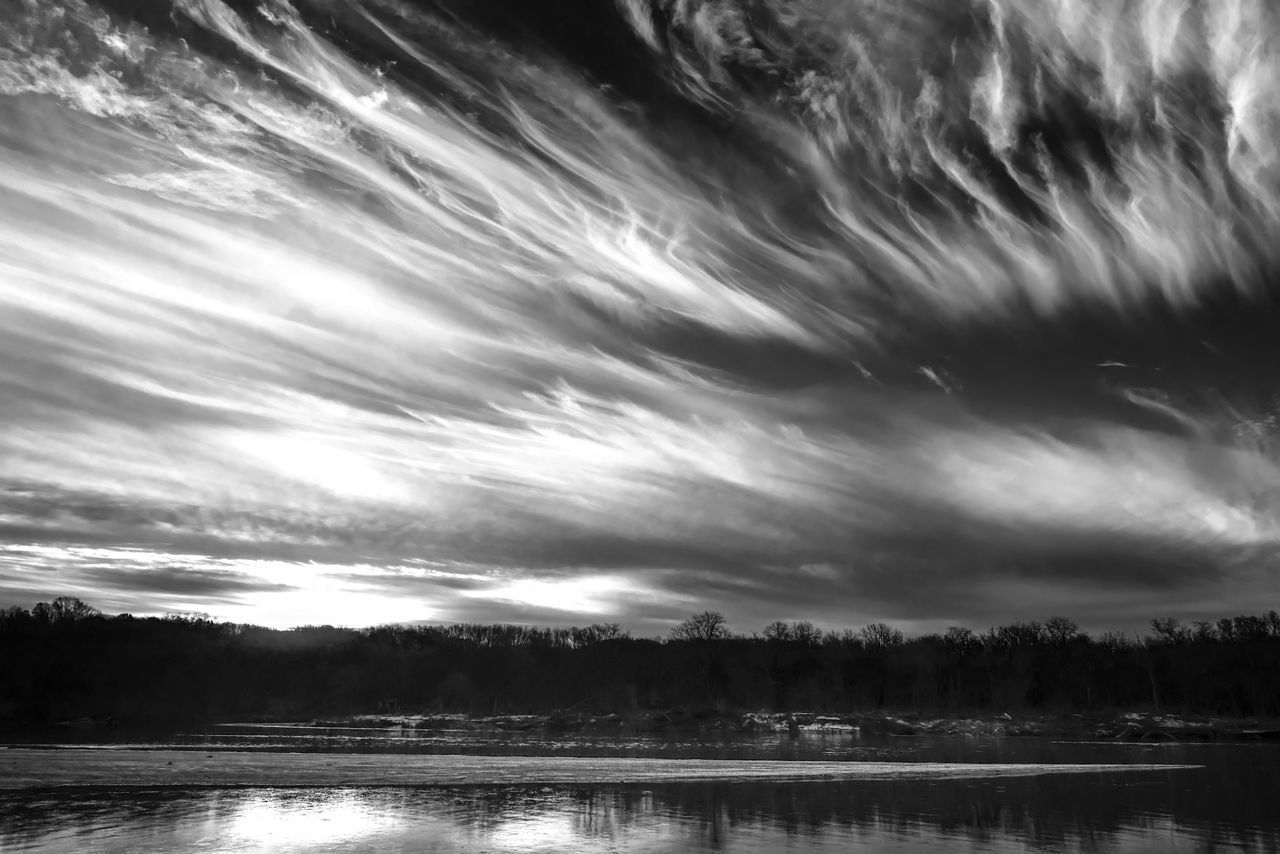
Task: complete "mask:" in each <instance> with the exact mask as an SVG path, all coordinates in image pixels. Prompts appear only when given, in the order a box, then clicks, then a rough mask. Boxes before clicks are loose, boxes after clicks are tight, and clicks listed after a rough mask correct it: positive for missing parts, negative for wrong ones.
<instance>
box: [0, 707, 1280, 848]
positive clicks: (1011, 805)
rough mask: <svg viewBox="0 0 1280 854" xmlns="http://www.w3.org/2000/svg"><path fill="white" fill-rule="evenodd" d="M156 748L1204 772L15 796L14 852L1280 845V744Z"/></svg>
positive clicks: (475, 738) (334, 740)
mask: <svg viewBox="0 0 1280 854" xmlns="http://www.w3.org/2000/svg"><path fill="white" fill-rule="evenodd" d="M81 740H82V741H83V739H81ZM130 741H131V742H132V743H139V742H140V741H144V740H141V739H130ZM145 741H146V743H152V744H161V743H163V744H167V745H173V744H179V745H186V746H190V747H193V748H194V747H199V748H200V749H202V750H214V751H216V750H220V749H236V750H244V749H249V750H291V751H292V750H312V751H315V750H320V751H332V752H340V751H359V752H370V751H396V752H426V753H430V752H448V753H457V752H467V753H476V752H484V753H520V754H526V755H545V756H548V757H549V761H554V759H553V758H551V757H556V756H564V755H596V756H616V755H623V756H682V757H703V758H717V757H734V758H768V759H778V758H790V759H809V758H814V759H816V758H826V759H831V758H847V759H853V760H856V759H875V760H893V761H902V762H912V761H952V762H954V761H970V762H1037V763H1039V762H1048V763H1053V762H1099V763H1103V762H1105V763H1112V762H1121V763H1128V762H1132V763H1175V764H1181V763H1190V764H1197V765H1202V766H1204V767H1203V768H1199V769H1194V770H1180V771H1163V772H1149V771H1148V772H1132V773H1107V774H1086V775H1081V776H1068V775H1063V776H1055V775H1048V776H1039V777H1027V778H1001V779H985V780H968V781H966V780H948V781H943V780H940V781H922V780H901V781H883V780H880V781H852V782H850V781H845V782H831V781H825V782H812V783H786V784H782V783H732V784H716V783H698V784H689V783H684V784H669V785H644V786H589V787H588V786H554V787H548V786H483V787H467V788H456V787H450V788H416V789H379V788H356V789H330V790H323V789H321V790H317V789H301V788H292V789H291V788H275V789H252V788H249V789H230V790H228V789H221V790H219V789H150V790H138V789H132V790H131V789H124V788H121V789H110V788H107V789H94V790H88V791H84V790H82V791H79V792H74V793H73V792H68V791H66V790H43V791H27V792H7V793H5V792H0V850H3V851H6V852H8V851H33V852H55V851H56V852H63V851H71V850H75V851H94V852H131V851H140V850H145V851H278V852H287V851H314V850H333V851H393V852H394V851H472V852H507V851H546V852H561V851H564V852H573V851H583V852H586V851H592V852H595V851H619V852H641V851H725V852H735V851H736V852H774V851H839V850H849V849H855V850H856V849H861V850H867V851H889V852H892V851H960V852H966V851H997V852H1003V851H1116V852H1153V853H1154V852H1200V851H1204V852H1210V851H1213V852H1217V851H1249V852H1253V851H1257V852H1273V851H1276V850H1277V848H1278V847H1280V748H1277V747H1276V746H1273V745H1223V744H1212V745H1202V744H1194V745H1121V744H1092V743H1060V742H1052V741H1047V740H1033V739H954V738H951V739H945V738H936V739H931V738H886V739H878V740H874V739H867V738H859V737H857V736H855V735H850V734H805V735H802V736H800V737H799V738H790V737H788V736H786V735H766V736H741V735H725V736H711V737H703V738H692V737H687V736H681V737H677V738H666V737H652V736H622V737H616V738H610V737H603V736H601V737H589V738H582V737H578V736H567V737H563V738H554V737H547V736H543V735H535V734H509V733H496V734H483V733H476V732H448V733H437V734H433V735H430V736H419V735H415V734H413V733H412V732H410V731H397V730H337V729H332V730H312V729H307V730H293V729H285V728H261V727H238V728H237V727H230V728H228V727H224V728H218V729H217V730H213V731H210V732H187V733H177V734H169V735H168V736H167V737H165V738H156V737H151V738H149V739H146V740H145Z"/></svg>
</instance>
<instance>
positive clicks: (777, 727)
mask: <svg viewBox="0 0 1280 854" xmlns="http://www.w3.org/2000/svg"><path fill="white" fill-rule="evenodd" d="M309 723H310V725H312V726H316V727H360V728H364V727H369V728H399V729H410V730H418V731H424V732H431V731H457V730H475V731H485V730H504V731H547V732H609V731H623V732H632V733H645V732H653V733H660V732H712V731H723V732H738V733H769V732H776V733H794V734H800V733H823V732H826V733H841V732H844V733H858V734H865V735H895V736H910V735H932V736H946V735H953V736H967V737H1000V736H1013V737H1019V736H1025V737H1039V738H1071V739H1105V740H1115V741H1149V742H1159V741H1280V721H1266V720H1258V719H1256V718H1221V717H1213V718H1204V717H1194V716H1186V717H1183V716H1179V715H1168V714H1159V713H1150V712H1128V713H1124V714H1116V715H1106V716H1101V715H1086V714H1042V715H1020V716H1018V717H1014V716H1011V715H1007V714H1000V715H989V716H982V717H932V716H926V715H919V714H882V713H876V714H842V715H831V714H816V713H801V712H796V713H782V712H745V713H708V712H697V711H687V710H670V711H663V712H636V713H631V714H625V715H622V714H609V715H588V714H583V713H579V712H556V713H552V714H544V715H494V716H487V717H472V716H467V715H449V714H434V715H433V714H412V715H385V714H384V715H352V716H348V717H341V718H325V719H317V720H314V721H311V722H309Z"/></svg>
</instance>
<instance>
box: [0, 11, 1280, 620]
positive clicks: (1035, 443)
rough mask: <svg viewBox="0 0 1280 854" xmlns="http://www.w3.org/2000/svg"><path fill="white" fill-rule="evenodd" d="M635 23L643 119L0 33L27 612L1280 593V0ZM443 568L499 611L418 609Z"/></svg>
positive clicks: (288, 34)
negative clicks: (1277, 310)
mask: <svg viewBox="0 0 1280 854" xmlns="http://www.w3.org/2000/svg"><path fill="white" fill-rule="evenodd" d="M476 14H479V13H478V12H477V13H476ZM599 14H601V15H615V14H616V15H617V16H618V17H617V21H619V22H621V23H620V27H621V32H625V33H630V35H629V36H628V38H630V39H631V40H632V41H630V42H627V45H628V47H627V50H633V55H634V57H636V58H637V59H636V64H635V65H634V67H632V66H630V65H628V66H627V71H626V73H625V74H621V72H617V73H618V74H621V76H618V77H617V79H612V78H610V77H609V75H610V74H612V73H615V72H614V71H609V70H608V69H603V70H602V69H601V68H599V67H595V66H592V65H591V63H590V62H589V61H587V60H585V59H583V58H582V56H579V55H577V54H574V53H573V52H572V51H561V52H559V53H558V52H557V50H556V45H557V43H556V42H555V40H554V38H552V37H551V36H546V37H545V38H544V39H542V40H537V39H534V40H531V41H527V42H524V41H521V39H520V38H518V37H516V36H512V35H510V34H503V33H498V34H497V35H495V36H493V37H491V38H490V37H483V36H482V35H481V29H482V27H481V25H480V24H478V23H471V22H469V21H470V19H469V18H468V17H467V15H466V14H461V15H459V16H445V15H439V16H437V15H435V14H433V13H432V12H430V11H429V10H428V9H427V8H426V7H421V8H419V7H416V6H414V7H410V6H408V5H405V4H401V3H398V2H394V0H368V2H349V3H348V2H343V3H337V4H320V5H316V4H311V3H307V2H299V3H297V4H290V3H286V2H271V3H268V4H265V5H263V6H262V7H261V8H259V9H256V10H242V9H241V8H240V7H239V6H238V5H237V6H235V8H233V7H232V6H230V5H226V4H224V3H222V2H220V0H183V2H181V3H178V4H176V5H175V7H174V10H173V14H172V16H170V17H169V18H166V19H164V20H162V21H149V20H143V19H141V18H139V19H136V20H134V19H130V18H129V17H127V15H125V14H124V13H123V12H122V11H120V10H118V9H117V8H116V6H115V5H114V4H108V5H107V6H103V7H98V6H96V5H93V4H90V3H86V2H81V0H69V2H66V3H61V4H39V3H34V2H27V3H24V4H19V5H15V6H13V7H11V8H10V9H8V10H6V11H4V12H3V13H0V20H2V21H3V23H4V26H3V27H0V31H2V34H0V148H3V151H4V155H5V156H4V157H3V158H2V159H0V164H3V165H0V214H2V216H0V400H3V402H4V403H3V406H4V409H3V412H4V415H5V418H4V420H3V423H0V472H2V474H0V526H2V529H3V530H2V534H0V535H2V537H3V541H4V542H5V543H7V544H8V545H5V546H4V547H3V548H4V549H5V551H4V555H5V564H4V565H5V569H4V570H3V571H0V599H4V600H12V601H15V602H18V601H21V602H27V601H28V600H34V598H36V597H37V596H39V595H41V594H40V592H39V591H41V590H50V589H54V588H56V589H58V590H64V591H77V595H79V593H83V598H85V599H87V600H92V601H94V602H95V603H99V604H102V603H107V604H109V605H111V606H112V607H122V608H128V609H130V610H145V611H148V612H156V611H164V610H169V609H178V610H201V611H204V610H207V611H209V612H210V613H215V614H216V615H218V616H225V617H227V618H228V619H245V620H259V619H260V620H265V621H270V622H272V623H280V621H282V620H285V621H287V620H291V619H297V620H299V621H305V622H348V623H350V622H365V621H367V622H386V621H390V620H412V619H433V620H451V619H463V618H470V617H472V616H479V617H484V615H486V614H487V615H490V616H493V617H495V618H497V617H502V618H504V619H507V618H509V619H513V620H519V619H520V617H521V615H529V614H535V615H538V616H540V617H542V616H546V615H548V614H549V615H551V616H550V619H555V620H561V619H563V620H565V621H570V620H571V619H574V618H576V619H579V620H583V619H588V618H591V617H593V616H594V615H606V616H608V617H609V618H610V619H617V620H619V621H622V622H628V621H632V622H634V623H635V624H637V625H654V626H659V625H661V624H662V621H663V620H665V619H669V618H672V617H674V616H676V615H677V614H678V613H679V610H680V609H682V608H687V607H695V606H696V605H697V604H698V603H699V602H704V601H705V602H706V604H720V603H717V602H714V601H712V600H713V599H714V598H715V597H717V596H725V597H728V596H732V597H733V601H734V603H735V604H734V605H733V606H732V607H731V608H729V607H727V608H726V610H734V609H737V613H741V614H743V615H747V614H751V615H755V614H757V613H759V612H761V611H762V609H765V608H767V607H768V606H769V605H770V604H771V603H774V602H776V601H777V600H778V598H779V597H785V596H787V595H791V596H792V597H795V598H794V599H793V601H792V604H794V605H796V606H797V607H799V606H800V605H805V606H806V607H812V608H826V609H827V610H828V612H829V613H832V614H835V613H836V612H837V611H838V610H839V609H840V608H844V609H856V610H858V611H859V613H867V614H874V613H875V612H876V610H877V609H880V610H881V611H883V612H885V613H891V614H892V615H894V616H895V617H897V618H900V619H903V620H911V619H927V617H928V614H927V613H926V612H927V611H928V609H929V608H930V607H933V606H932V605H931V604H930V602H931V601H932V600H933V599H935V598H936V597H937V596H938V595H939V593H940V592H942V591H946V590H948V589H950V588H951V586H952V585H954V584H959V583H960V581H959V579H961V578H964V577H968V578H971V579H982V580H983V582H984V583H985V580H986V579H988V578H995V579H996V582H995V583H996V584H997V585H998V584H1001V583H1005V582H1008V583H1009V584H1010V585H1015V584H1019V583H1024V582H1025V581H1026V575H1025V574H1026V572H1029V570H1026V566H1028V565H1043V566H1050V567H1052V570H1051V571H1050V574H1053V575H1055V579H1056V580H1055V581H1054V583H1055V584H1060V585H1066V586H1067V587H1070V585H1072V584H1073V583H1076V581H1077V580H1079V583H1081V584H1086V583H1089V582H1088V579H1089V578H1090V577H1091V576H1092V573H1093V570H1092V569H1089V568H1082V566H1085V565H1087V564H1090V563H1091V562H1093V563H1096V562H1097V561H1101V560H1109V561H1112V562H1113V564H1114V566H1116V570H1115V571H1116V572H1117V573H1118V580H1117V584H1118V585H1119V586H1120V587H1121V588H1123V589H1125V590H1127V591H1128V593H1127V594H1126V595H1130V596H1133V597H1135V598H1134V601H1133V606H1132V607H1133V610H1134V613H1140V614H1146V613H1147V611H1148V610H1149V609H1148V607H1147V605H1146V604H1144V603H1143V602H1141V601H1138V599H1137V598H1136V597H1138V596H1140V595H1141V594H1142V591H1144V590H1146V591H1150V590H1151V589H1152V588H1153V581H1152V579H1153V577H1155V576H1160V575H1161V573H1163V577H1166V578H1182V577H1183V576H1184V575H1185V570H1184V569H1183V568H1182V567H1183V566H1184V565H1185V564H1187V563H1198V564H1199V565H1201V566H1202V567H1203V573H1204V578H1208V579H1212V580H1214V581H1215V583H1217V584H1219V585H1221V587H1222V588H1223V589H1227V590H1230V591H1231V593H1230V595H1228V596H1226V598H1225V599H1224V601H1229V602H1239V603H1241V604H1240V605H1233V606H1232V607H1244V606H1245V603H1248V602H1250V601H1251V597H1253V596H1255V595H1256V594H1257V592H1258V590H1259V588H1260V587H1261V586H1265V578H1263V577H1261V576H1259V575H1258V574H1257V572H1258V570H1257V567H1258V566H1259V565H1263V566H1270V563H1269V562H1270V561H1271V560H1272V559H1273V548H1274V545H1275V543H1276V539H1277V528H1276V518H1277V517H1276V505H1275V500H1274V498H1273V497H1272V496H1274V495H1275V494H1277V493H1276V490H1277V487H1278V486H1280V470H1278V469H1277V467H1276V463H1275V456H1274V447H1273V444H1274V443H1272V442H1271V441H1270V439H1269V437H1270V436H1271V435H1272V434H1273V433H1274V424H1275V412H1276V407H1275V399H1274V389H1273V388H1272V387H1271V385H1270V384H1271V383H1273V381H1272V380H1271V379H1270V378H1269V377H1267V376H1266V373H1267V366H1269V365H1270V364H1272V363H1273V362H1272V361H1271V360H1270V357H1271V356H1274V355H1276V354H1275V353H1274V350H1273V344H1272V343H1271V342H1270V340H1269V339H1270V336H1269V334H1268V330H1269V329H1270V328H1271V327H1270V326H1269V325H1268V319H1269V318H1270V317H1271V315H1270V314H1269V313H1268V312H1269V311H1270V309H1269V308H1268V307H1267V306H1266V304H1265V300H1264V299H1262V297H1263V296H1264V295H1265V291H1266V286H1267V281H1268V275H1269V274H1270V272H1271V271H1272V270H1273V268H1274V267H1275V265H1276V261H1277V257H1276V246H1277V243H1276V241H1275V239H1274V237H1275V235H1276V234H1277V233H1280V203H1278V200H1280V185H1278V184H1277V181H1278V180H1280V161H1278V160H1277V157H1278V154H1277V147H1276V145H1275V144H1274V141H1273V138H1274V136H1275V134H1274V133H1273V131H1274V130H1275V129H1276V127H1277V117H1278V116H1280V99H1278V98H1277V97H1276V95H1275V92H1274V87H1273V86H1270V85H1269V81H1271V80H1272V79H1274V78H1275V77H1276V76H1277V75H1278V74H1280V67H1278V66H1277V64H1276V63H1277V59H1276V57H1277V56H1280V52H1278V51H1277V49H1276V48H1277V38H1278V37H1280V22H1277V21H1276V20H1275V15H1274V13H1273V12H1272V11H1271V9H1270V7H1269V6H1268V5H1267V4H1266V3H1265V2H1263V0H1230V2H1223V3H1217V4H1195V3H1193V4H1185V3H1172V2H1165V0H1134V2H1127V3H1122V4H1120V5H1118V6H1117V5H1115V4H1107V3H1102V2H1092V0H1089V2H1083V0H1080V1H1079V2H1071V3H1065V2H1038V0H1035V1H1034V2H1033V0H990V2H974V3H963V4H959V5H955V4H942V3H934V2H926V0H912V2H908V3H883V2H876V1H875V0H865V2H858V3H851V4H835V3H830V2H826V1H825V0H805V2H802V3H798V4H790V5H786V6H781V5H779V6H772V5H769V4H756V5H753V6H750V7H748V6H745V5H744V6H739V5H737V4H733V3H719V2H717V3H701V2H683V1H682V2H679V3H669V2H659V0H649V2H645V0H625V2H623V0H619V3H618V4H617V8H616V9H614V8H612V7H608V6H607V4H603V5H602V10H601V11H600V12H599ZM619 49H621V48H619ZM575 57H576V58H575ZM645 63H648V64H647V65H646V64H645ZM615 71H616V69H615ZM1255 299H1257V300H1259V301H1258V302H1257V303H1254V302H1250V301H1251V300H1255ZM1254 305H1256V306H1257V308H1256V310H1255V309H1253V308H1251V306H1254ZM1224 318H1225V319H1224ZM1240 318H1244V319H1243V320H1241V319H1240ZM1250 323H1253V324H1256V326H1257V329H1254V327H1252V326H1249V324H1250ZM1250 330H1253V331H1250ZM1259 330H1260V331H1259ZM1095 342H1096V343H1095ZM1268 419H1270V420H1268ZM1241 425H1252V427H1251V428H1250V429H1249V430H1243V429H1237V428H1240V427H1241ZM1259 425H1261V426H1259ZM1253 428H1257V429H1253ZM1259 430H1261V433H1260V434H1259V432H1258V431H1259ZM1260 436H1261V438H1259V437H1260ZM42 549H52V550H53V551H52V552H48V553H46V552H42V551H41V550H42ZM94 549H103V550H105V552H104V554H108V555H109V556H108V557H101V558H92V557H90V556H88V555H89V551H86V550H90V551H91V550H94ZM147 554H152V555H155V556H158V557H157V559H158V560H159V561H160V564H162V565H157V566H150V565H148V564H147V559H146V558H145V555H147ZM414 560H426V561H440V562H444V563H448V564H450V565H454V564H456V565H459V566H465V567H471V568H472V570H474V571H475V572H478V573H480V578H483V579H485V580H484V581H483V582H482V581H480V580H478V579H477V580H474V585H473V586H465V585H464V586H461V587H451V586H449V585H443V586H440V587H439V588H437V587H433V586H432V583H431V582H430V579H425V580H423V579H420V580H422V583H423V586H422V587H421V588H420V589H416V590H414V591H413V597H415V598H413V599H412V600H409V599H408V598H406V594H405V591H404V589H402V587H399V586H397V585H402V584H403V582H404V581H405V579H406V578H407V577H409V576H406V574H405V572H404V571H403V567H405V566H407V565H409V564H408V562H410V561H414ZM24 561H26V562H24ZM228 562H230V563H228ZM805 566H825V567H831V568H833V569H832V570H831V571H830V572H827V573H823V574H821V575H819V576H812V577H810V576H805V577H806V584H807V585H811V586H813V587H814V589H815V591H817V592H816V594H815V601H813V602H807V603H805V602H801V601H800V599H799V598H798V597H800V595H801V594H799V593H796V592H794V591H792V592H790V593H788V587H790V586H794V585H792V584H791V581H792V580H794V578H796V577H797V575H798V574H799V575H803V572H802V568H803V567H805ZM1127 566H1131V567H1133V568H1132V569H1126V568H1125V567H1127ZM1152 566H1155V567H1165V569H1164V570H1161V569H1158V568H1157V569H1152ZM340 567H367V568H370V569H369V570H368V573H367V574H366V575H363V576H361V577H363V578H365V579H366V580H365V581H363V582H361V583H360V585H358V586H357V587H353V586H352V585H353V584H354V583H355V582H351V581H349V580H342V578H343V576H342V572H341V571H340V569H339V568H340ZM887 567H897V568H898V571H899V574H898V576H897V578H898V583H897V584H896V586H895V585H893V584H887V583H884V582H883V580H882V577H883V575H884V573H886V572H889V571H890V570H889V569H886V568H887ZM477 568H479V569H477ZM472 570H468V571H472ZM353 571H354V570H353ZM486 573H488V574H486ZM451 578H452V577H451ZM459 578H461V577H459ZM459 578H453V580H452V581H451V582H450V584H454V583H461V582H460V581H459ZM182 579H187V580H189V581H190V582H191V587H190V588H189V589H188V590H187V591H186V592H183V589H182V588H183V584H184V582H183V580H182ZM197 582H198V583H197ZM259 583H261V585H265V586H260V587H259V586H255V585H257V584H259ZM1187 583H1190V581H1188V582H1187ZM467 584H472V582H467ZM978 586H979V587H981V586H982V585H981V584H979V585H978ZM1152 595H1155V594H1152ZM108 600H109V601H108ZM969 607H970V608H971V613H985V611H984V610H982V607H981V606H980V605H978V604H973V605H971V606H969ZM486 609H488V610H486ZM521 609H523V610H521ZM959 618H960V615H957V619H959ZM1115 619H1116V620H1117V621H1118V620H1121V619H1123V617H1121V616H1119V615H1117V616H1116V617H1115Z"/></svg>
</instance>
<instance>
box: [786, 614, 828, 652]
mask: <svg viewBox="0 0 1280 854" xmlns="http://www.w3.org/2000/svg"><path fill="white" fill-rule="evenodd" d="M791 639H792V640H794V641H799V642H800V643H803V644H808V645H809V646H817V645H818V644H820V643H822V630H821V629H819V628H818V627H817V626H815V625H814V624H813V623H810V622H809V621H808V620H802V621H801V622H798V623H792V624H791Z"/></svg>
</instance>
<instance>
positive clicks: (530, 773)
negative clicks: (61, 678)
mask: <svg viewBox="0 0 1280 854" xmlns="http://www.w3.org/2000/svg"><path fill="white" fill-rule="evenodd" d="M1195 767H1198V766H1194V765H1137V764H1135V765H1127V764H1126V765H1116V764H1110V765H1104V764H1061V765H1058V764H995V763H956V762H919V763H917V762H825V761H796V762H787V761H773V760H724V759H652V758H649V759H633V758H616V757H610V758H582V757H541V756H459V755H432V756H428V755H408V754H386V753H377V754H338V753H265V752H242V751H230V750H215V751H213V752H205V751H204V750H195V751H193V750H164V749H159V750H138V749H128V748H99V749H85V748H47V749H31V748H0V789H26V788H44V787H62V786H95V787H101V786H110V787H113V788H119V787H132V786H146V787H156V786H166V787H169V786H172V787H189V786H218V787H237V786H289V787H304V786H305V787H339V786H341V787H349V786H460V785H497V784H502V785H529V784H582V785H598V784H608V785H618V784H629V783H660V782H662V783H673V782H696V781H716V782H732V781H749V780H771V781H804V780H891V779H892V780H903V779H930V780H939V779H961V778H987V777H1026V776H1036V775H1041V774H1096V773H1100V772H1134V771H1168V770H1177V769H1188V768H1195Z"/></svg>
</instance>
